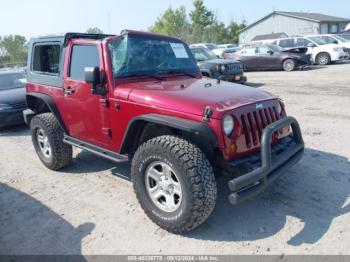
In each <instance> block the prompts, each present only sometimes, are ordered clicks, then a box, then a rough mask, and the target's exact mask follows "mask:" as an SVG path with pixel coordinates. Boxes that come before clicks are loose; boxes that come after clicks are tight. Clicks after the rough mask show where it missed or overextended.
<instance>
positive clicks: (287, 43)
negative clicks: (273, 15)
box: [272, 36, 349, 65]
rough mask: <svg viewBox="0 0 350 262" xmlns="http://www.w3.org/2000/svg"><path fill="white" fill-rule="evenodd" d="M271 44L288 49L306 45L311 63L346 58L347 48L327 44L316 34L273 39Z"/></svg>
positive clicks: (324, 62)
mask: <svg viewBox="0 0 350 262" xmlns="http://www.w3.org/2000/svg"><path fill="white" fill-rule="evenodd" d="M272 44H276V45H279V46H280V47H282V48H286V49H290V48H296V47H307V48H308V52H307V54H310V55H311V57H312V63H314V64H318V65H328V64H330V63H332V62H336V61H340V60H344V59H348V57H349V54H348V53H347V50H345V49H344V48H342V47H339V46H338V45H336V44H327V42H325V41H324V40H322V39H321V38H320V37H317V36H311V37H309V36H300V37H289V38H281V39H278V40H274V41H273V42H272Z"/></svg>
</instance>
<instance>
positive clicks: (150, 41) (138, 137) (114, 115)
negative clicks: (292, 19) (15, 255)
mask: <svg viewBox="0 0 350 262" xmlns="http://www.w3.org/2000/svg"><path fill="white" fill-rule="evenodd" d="M33 47H35V48H33ZM62 48H64V50H65V52H58V54H60V55H59V56H48V54H52V53H57V51H59V50H61V49H62ZM28 50H29V54H28V72H27V80H28V82H27V102H28V106H29V109H28V110H25V111H24V113H23V114H24V117H25V120H26V122H27V123H28V124H29V125H30V129H31V135H32V142H33V145H34V148H35V151H36V153H37V155H38V157H39V159H40V160H41V162H42V163H43V164H44V165H45V166H46V167H47V168H49V169H52V170H59V169H62V168H64V167H66V166H68V165H69V164H70V163H71V161H72V146H76V147H79V148H82V149H84V150H87V151H89V152H91V153H94V154H96V155H98V156H101V157H104V158H107V159H110V160H113V161H115V162H121V161H128V159H132V164H131V180H132V183H133V187H134V191H135V193H136V196H137V199H138V201H139V203H140V205H141V206H142V208H143V209H144V211H145V213H146V214H147V215H148V217H149V218H150V219H151V220H152V221H153V222H155V223H156V224H157V225H159V226H160V227H162V228H163V229H165V230H168V231H169V232H173V233H184V232H187V231H190V230H192V229H194V228H196V227H198V226H199V225H200V224H202V223H203V222H204V221H205V220H206V219H207V218H208V216H209V215H210V214H211V213H212V211H213V210H214V207H215V204H216V198H217V184H216V177H215V174H214V170H216V171H218V170H225V173H226V174H227V175H229V174H230V175H231V176H232V179H231V180H230V181H229V184H228V186H229V188H230V191H231V193H230V195H229V201H230V203H231V204H233V205H236V204H239V203H241V202H243V201H245V200H248V199H250V198H252V197H254V196H256V195H257V194H259V193H260V192H262V191H263V190H264V189H265V188H266V187H267V186H268V185H269V184H271V183H272V182H273V181H275V180H276V178H278V177H279V176H281V175H282V174H284V173H285V172H286V170H288V169H289V168H290V167H292V166H293V165H294V164H296V163H297V162H298V161H299V160H300V159H301V157H302V155H303V152H304V142H303V139H302V135H301V131H300V128H299V124H298V122H297V121H296V119H295V118H293V117H287V114H286V110H285V108H286V107H285V105H284V103H283V102H282V101H281V100H280V99H279V98H278V97H276V96H274V95H272V94H270V93H267V92H264V91H263V90H259V89H255V88H252V87H244V88H242V86H241V85H237V84H233V83H228V82H223V81H217V80H214V79H208V78H203V77H202V75H201V73H200V71H199V68H198V66H197V64H196V62H195V60H194V58H193V55H192V54H191V51H190V49H189V48H188V46H187V45H186V43H184V42H183V41H181V40H180V39H177V38H173V37H170V36H161V35H155V34H151V33H146V32H136V31H129V30H124V31H123V32H122V33H121V35H119V36H113V35H102V34H94V35H91V34H77V33H68V34H65V35H62V36H57V35H56V36H51V37H50V36H44V37H38V38H34V39H31V41H30V43H29V48H28ZM66 59H68V60H66ZM58 61H61V62H60V63H58V65H59V70H58V73H56V74H53V73H51V70H52V69H51V68H52V67H51V66H50V64H57V62H58ZM34 70H35V71H34ZM220 190H221V189H220ZM121 201H122V200H121ZM130 218H132V216H130Z"/></svg>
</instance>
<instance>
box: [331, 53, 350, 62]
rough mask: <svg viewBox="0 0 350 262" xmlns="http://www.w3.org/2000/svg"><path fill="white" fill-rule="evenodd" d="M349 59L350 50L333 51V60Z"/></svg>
mask: <svg viewBox="0 0 350 262" xmlns="http://www.w3.org/2000/svg"><path fill="white" fill-rule="evenodd" d="M346 59H349V53H348V52H344V51H341V52H333V53H331V60H332V62H333V61H339V60H346Z"/></svg>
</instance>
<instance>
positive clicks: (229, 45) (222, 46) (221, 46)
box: [218, 44, 238, 49]
mask: <svg viewBox="0 0 350 262" xmlns="http://www.w3.org/2000/svg"><path fill="white" fill-rule="evenodd" d="M218 47H219V48H223V49H230V48H237V47H238V45H236V44H223V45H218Z"/></svg>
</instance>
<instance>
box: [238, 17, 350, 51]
mask: <svg viewBox="0 0 350 262" xmlns="http://www.w3.org/2000/svg"><path fill="white" fill-rule="evenodd" d="M348 23H350V18H341V17H335V16H329V15H323V14H316V13H301V12H281V11H275V12H272V13H271V14H269V15H267V16H265V17H263V18H261V19H260V20H258V21H256V22H255V23H253V24H250V25H248V26H247V27H246V28H244V29H242V30H241V31H239V43H240V44H248V43H250V42H251V41H252V39H254V38H255V37H256V36H259V35H268V34H276V33H279V32H284V33H286V34H287V35H289V36H295V35H315V34H335V33H341V32H344V31H345V27H346V26H347V24H348Z"/></svg>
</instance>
